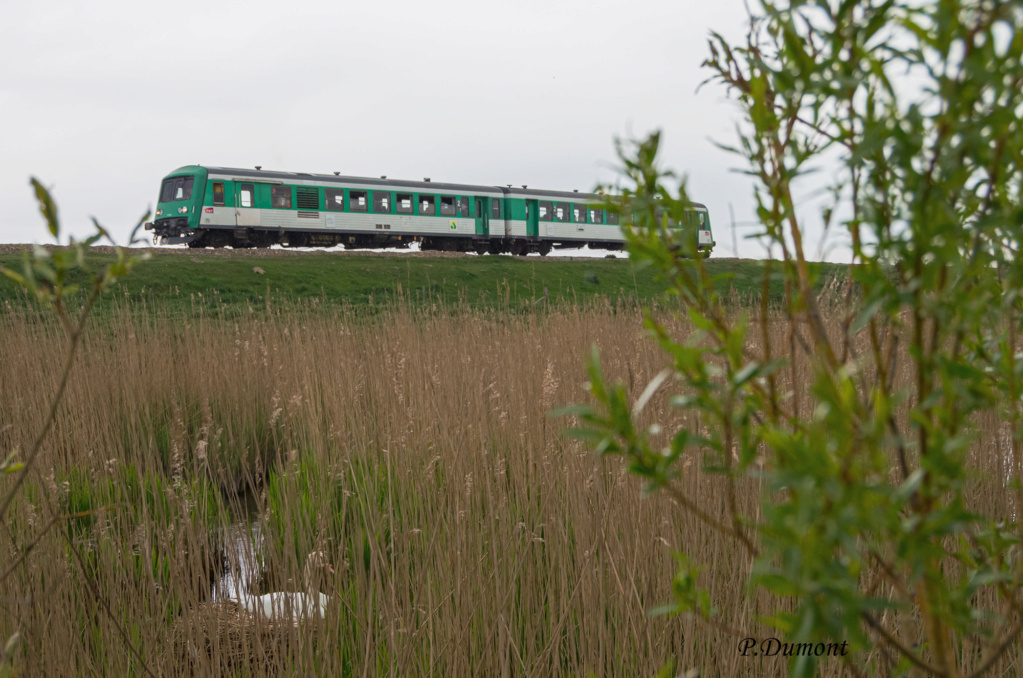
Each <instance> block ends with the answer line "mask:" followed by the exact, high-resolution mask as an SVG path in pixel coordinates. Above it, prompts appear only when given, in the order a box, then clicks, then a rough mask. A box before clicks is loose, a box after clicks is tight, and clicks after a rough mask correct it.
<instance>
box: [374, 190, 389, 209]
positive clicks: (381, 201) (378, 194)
mask: <svg viewBox="0 0 1023 678" xmlns="http://www.w3.org/2000/svg"><path fill="white" fill-rule="evenodd" d="M373 211H374V212H376V213H377V214H390V213H391V192H390V191H373Z"/></svg>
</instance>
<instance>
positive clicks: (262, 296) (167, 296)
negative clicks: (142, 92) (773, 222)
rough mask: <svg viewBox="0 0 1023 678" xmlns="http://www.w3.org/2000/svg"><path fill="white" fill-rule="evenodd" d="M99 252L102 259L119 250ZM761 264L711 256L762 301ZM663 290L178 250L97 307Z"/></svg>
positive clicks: (587, 274) (495, 299) (734, 288)
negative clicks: (123, 302)
mask: <svg viewBox="0 0 1023 678" xmlns="http://www.w3.org/2000/svg"><path fill="white" fill-rule="evenodd" d="M92 256H93V257H95V260H96V262H97V263H103V262H106V261H109V260H111V259H112V256H113V255H111V254H104V253H97V254H94V255H92ZM0 265H3V266H7V267H9V268H13V269H14V270H20V260H19V256H18V255H17V254H11V253H8V254H0ZM763 265H764V264H763V262H760V261H751V260H739V259H710V260H708V261H707V267H708V269H709V270H710V272H711V273H712V274H715V275H726V276H729V279H728V281H727V282H726V283H725V285H726V287H729V288H730V289H729V291H728V292H727V295H729V296H733V295H734V296H735V297H737V298H739V299H743V300H745V299H750V298H759V295H760V292H761V282H762V275H763ZM255 268H259V269H261V270H262V271H263V272H262V273H257V272H255V271H254V269H255ZM815 270H818V271H819V272H820V274H821V282H822V283H823V282H824V281H825V280H826V279H827V278H829V277H833V276H835V275H843V274H844V271H843V269H842V267H840V266H838V265H833V264H820V265H817V266H816V267H815ZM82 282H84V281H82ZM663 289H664V285H663V284H661V283H660V282H658V281H657V280H656V279H655V277H654V275H653V272H652V271H651V270H650V269H648V268H644V267H640V266H635V265H634V264H633V263H632V262H631V261H629V260H627V259H575V260H567V259H564V258H561V259H554V258H543V259H542V258H539V257H528V258H516V257H508V256H483V257H478V256H474V255H457V256H393V255H377V254H360V253H342V252H287V251H283V252H282V251H279V250H274V251H271V252H269V253H259V252H255V253H253V252H251V251H233V250H222V251H213V250H199V251H188V250H180V249H179V250H163V251H159V250H158V251H155V252H154V253H153V258H152V259H151V260H150V261H148V262H146V265H145V266H142V267H139V268H138V269H137V270H136V271H135V272H134V273H133V274H132V275H131V277H129V278H127V279H125V280H124V281H123V282H121V283H120V284H119V286H118V288H117V289H116V290H115V291H114V293H113V294H111V295H109V296H107V297H106V298H105V299H104V300H103V301H102V302H101V304H100V306H99V308H98V309H97V312H98V313H100V314H101V315H102V314H105V313H106V312H107V311H108V309H109V308H110V306H111V305H112V304H113V305H116V304H117V303H118V302H120V301H121V300H123V298H124V297H125V295H127V296H128V298H130V299H131V300H133V301H136V302H139V301H145V302H146V303H148V304H150V305H151V307H152V309H159V310H160V311H161V312H188V311H190V310H191V309H192V308H193V306H194V302H195V301H196V299H200V298H202V299H205V300H206V301H207V302H209V303H208V304H206V305H204V306H205V307H206V308H210V307H212V308H219V309H220V310H221V311H223V312H227V313H237V312H245V311H246V310H247V308H248V307H250V306H251V307H257V306H262V305H265V303H266V296H267V292H268V291H269V294H270V299H271V302H272V303H276V302H278V301H285V302H313V301H317V302H321V303H327V304H329V305H332V306H333V305H339V304H348V305H351V306H354V307H365V306H367V305H369V304H370V303H374V304H386V302H387V301H388V300H390V299H393V298H395V297H397V296H399V295H404V296H406V297H409V298H411V299H413V300H415V301H424V300H428V301H430V302H440V303H443V304H445V305H452V304H457V303H467V304H468V305H470V306H472V307H474V308H479V307H492V308H509V307H510V308H519V307H522V306H524V305H531V304H532V303H533V302H535V301H536V300H537V299H540V298H541V297H543V295H544V291H545V290H546V293H547V295H548V300H549V302H550V303H551V304H564V303H580V302H582V303H586V302H588V301H590V300H592V299H593V298H595V297H608V298H612V299H622V298H624V299H633V300H638V301H640V302H642V303H649V302H650V301H652V300H654V299H656V298H657V297H658V295H660V293H661V291H662V290H663ZM781 294H782V284H781V282H780V280H775V281H774V282H773V283H772V286H771V295H772V297H775V298H777V297H779V296H780V295H781ZM20 295H21V292H20V290H19V288H17V286H16V285H15V284H14V283H13V282H12V281H10V280H8V279H6V278H3V277H0V299H4V298H18V297H19V296H20Z"/></svg>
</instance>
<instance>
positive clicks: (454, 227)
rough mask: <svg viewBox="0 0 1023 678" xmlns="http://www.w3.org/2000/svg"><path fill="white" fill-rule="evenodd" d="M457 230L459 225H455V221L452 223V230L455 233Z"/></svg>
mask: <svg viewBox="0 0 1023 678" xmlns="http://www.w3.org/2000/svg"><path fill="white" fill-rule="evenodd" d="M456 228H458V224H456V223H455V222H454V221H452V222H451V230H452V231H453V230H455V229H456Z"/></svg>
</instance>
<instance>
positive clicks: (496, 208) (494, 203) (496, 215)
mask: <svg viewBox="0 0 1023 678" xmlns="http://www.w3.org/2000/svg"><path fill="white" fill-rule="evenodd" d="M490 217H491V218H492V219H500V218H501V199H500V198H491V199H490Z"/></svg>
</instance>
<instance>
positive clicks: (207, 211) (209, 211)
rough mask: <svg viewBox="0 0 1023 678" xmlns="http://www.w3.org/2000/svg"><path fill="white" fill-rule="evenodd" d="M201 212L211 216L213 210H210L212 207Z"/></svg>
mask: <svg viewBox="0 0 1023 678" xmlns="http://www.w3.org/2000/svg"><path fill="white" fill-rule="evenodd" d="M203 211H204V212H206V214H213V208H212V207H207V208H206V209H205V210H203Z"/></svg>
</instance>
